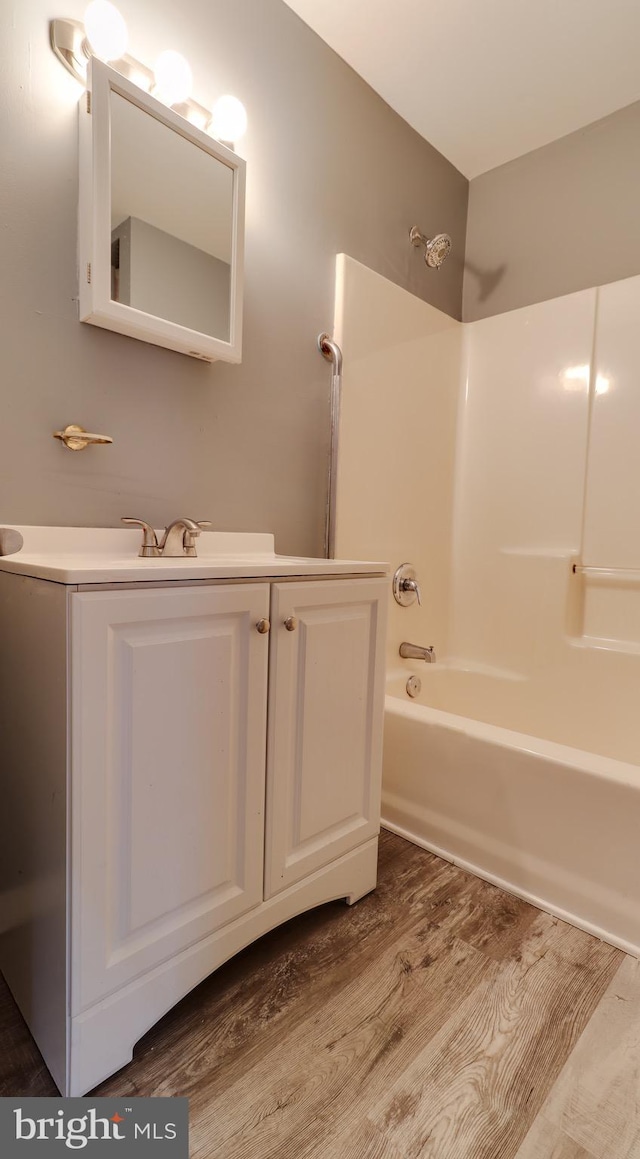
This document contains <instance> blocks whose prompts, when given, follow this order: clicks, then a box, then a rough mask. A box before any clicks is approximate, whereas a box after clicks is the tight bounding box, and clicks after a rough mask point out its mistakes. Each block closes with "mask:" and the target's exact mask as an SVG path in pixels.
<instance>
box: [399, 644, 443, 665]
mask: <svg viewBox="0 0 640 1159" xmlns="http://www.w3.org/2000/svg"><path fill="white" fill-rule="evenodd" d="M400 655H401V656H402V659H403V660H425V661H426V663H427V664H435V662H436V654H435V651H434V649H433V645H432V644H430V645H429V646H428V647H427V648H423V647H422V645H421V644H407V643H406V641H405V642H404V643H403V644H401V645H400Z"/></svg>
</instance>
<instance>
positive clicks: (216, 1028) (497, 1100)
mask: <svg viewBox="0 0 640 1159" xmlns="http://www.w3.org/2000/svg"><path fill="white" fill-rule="evenodd" d="M0 981H1V980H0ZM95 1093H96V1094H101V1095H118V1096H124V1095H127V1094H128V1095H152V1094H153V1095H170V1094H179V1095H187V1096H188V1097H189V1099H190V1101H191V1102H190V1109H191V1140H192V1143H191V1153H192V1156H193V1159H640V963H639V962H637V961H636V960H635V959H632V958H628V957H626V956H625V955H624V954H623V953H621V951H619V950H614V949H612V948H611V947H610V946H607V945H605V944H604V943H602V942H599V941H598V940H597V939H595V938H593V937H590V936H589V935H588V934H585V933H582V932H581V931H579V930H576V929H574V928H573V927H571V926H568V925H566V924H564V923H563V922H560V921H559V920H557V919H556V918H553V917H550V916H549V915H548V914H545V913H542V912H540V911H539V910H536V909H534V908H533V907H532V906H530V905H528V904H527V903H526V902H523V901H520V900H519V899H517V898H513V897H511V896H509V895H507V894H505V893H502V892H501V891H500V890H498V889H496V888H495V887H494V886H491V885H489V884H487V883H486V882H483V881H480V880H479V879H478V878H475V877H472V876H471V875H470V874H468V873H465V872H464V871H462V870H460V869H458V868H456V867H455V866H452V865H450V864H449V863H447V862H445V861H441V860H440V859H439V858H437V857H434V856H433V855H432V854H430V853H427V852H425V851H424V850H421V849H418V848H417V847H416V846H413V845H410V844H409V843H408V842H406V841H403V840H402V839H401V838H399V837H396V836H394V835H393V834H390V833H384V832H383V834H382V838H381V848H380V876H379V886H378V889H377V890H376V891H375V893H373V894H370V895H369V896H368V897H366V898H363V899H362V901H360V902H359V903H358V904H357V905H356V906H354V907H352V908H348V907H347V906H345V905H344V904H343V903H334V904H332V905H328V906H323V907H322V908H321V909H318V910H315V911H313V912H312V913H309V914H304V915H302V916H301V917H300V918H296V919H295V920H294V921H292V922H289V923H287V925H286V926H283V927H281V928H280V929H279V930H275V931H273V933H271V934H268V935H267V936H266V937H265V938H263V939H261V941H260V942H258V943H257V944H256V945H254V946H252V947H250V948H249V949H247V950H245V951H244V952H243V953H242V954H240V955H238V956H237V957H236V958H234V959H233V960H232V961H231V962H229V963H227V965H226V966H223V967H222V968H221V969H220V970H218V971H217V973H216V974H214V975H212V977H211V978H209V979H207V981H206V982H204V983H203V984H202V985H201V986H199V987H198V989H197V990H195V991H194V992H193V993H192V994H190V995H189V996H188V997H187V998H186V999H185V1000H184V1001H183V1002H181V1003H180V1005H179V1006H177V1007H176V1008H175V1009H174V1010H172V1011H171V1012H170V1013H169V1014H168V1015H167V1016H166V1017H165V1018H164V1019H163V1020H162V1021H161V1022H160V1023H158V1025H157V1026H155V1027H154V1028H153V1030H152V1031H150V1032H149V1034H147V1035H146V1036H145V1038H144V1039H142V1040H141V1042H140V1043H139V1044H138V1047H137V1048H136V1054H135V1058H134V1061H133V1063H131V1065H130V1066H129V1067H127V1068H125V1069H124V1070H123V1071H121V1072H120V1073H119V1074H118V1075H116V1076H114V1077H113V1078H111V1079H109V1081H108V1082H106V1083H104V1084H103V1085H102V1086H101V1087H100V1088H99V1090H97V1091H96V1092H95ZM55 1094H56V1090H55V1088H54V1086H53V1083H52V1081H51V1079H50V1077H49V1075H48V1073H47V1071H46V1069H45V1067H44V1065H43V1063H42V1059H41V1058H40V1055H39V1054H38V1051H37V1049H36V1047H35V1045H34V1043H33V1041H32V1039H31V1037H30V1035H29V1033H28V1031H27V1029H26V1027H25V1025H24V1023H23V1022H22V1019H21V1017H20V1015H19V1013H18V1011H17V1010H16V1007H15V1005H14V1004H13V1001H12V999H11V996H10V994H9V993H8V991H7V990H6V987H4V984H2V987H1V988H0V1096H2V1095H55Z"/></svg>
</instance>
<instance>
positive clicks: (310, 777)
mask: <svg viewBox="0 0 640 1159" xmlns="http://www.w3.org/2000/svg"><path fill="white" fill-rule="evenodd" d="M387 601H388V583H387V582H386V581H385V580H358V579H354V580H325V581H322V582H319V583H288V584H274V585H273V588H272V597H271V646H270V649H271V655H270V677H269V733H268V742H267V830H266V859H265V896H266V897H271V896H272V895H273V894H275V893H278V892H279V890H282V889H284V888H286V887H287V886H289V885H292V884H293V883H294V882H296V881H299V880H300V879H301V878H303V877H306V876H307V874H309V873H313V872H314V870H316V869H320V868H321V867H322V866H324V865H326V864H327V863H328V862H330V861H333V860H334V859H335V858H337V857H340V856H341V855H342V854H344V853H347V852H348V851H349V850H351V849H353V848H354V847H355V846H357V845H360V844H361V843H362V842H364V841H367V840H368V839H369V838H371V837H375V836H376V835H377V833H378V830H379V821H380V775H381V755H382V723H383V709H384V651H385V626H386V609H387Z"/></svg>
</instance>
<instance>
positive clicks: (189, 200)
mask: <svg viewBox="0 0 640 1159" xmlns="http://www.w3.org/2000/svg"><path fill="white" fill-rule="evenodd" d="M244 192H245V163H244V161H243V160H242V158H241V157H238V156H236V154H235V153H234V152H233V150H232V149H228V148H227V147H226V146H225V145H222V144H220V142H218V141H215V140H214V139H213V138H212V137H210V136H209V135H208V134H207V133H205V132H203V131H202V130H200V129H198V128H196V127H195V126H194V125H192V124H191V123H190V122H189V121H187V120H185V119H184V117H181V116H179V115H178V114H177V113H176V112H174V111H173V110H172V109H169V108H167V107H166V106H165V105H163V104H162V103H161V102H160V101H157V100H156V99H155V98H154V97H152V96H150V95H149V94H148V93H146V92H144V90H142V89H140V88H138V87H137V85H134V84H132V83H131V82H130V81H128V80H125V78H124V77H122V76H120V74H119V73H117V72H115V71H114V70H113V69H111V68H109V67H108V66H107V65H106V64H103V63H102V62H101V61H99V60H96V59H95V58H94V59H93V60H92V61H91V63H90V69H89V77H88V89H87V95H86V98H85V97H84V96H83V98H82V100H81V102H80V202H79V205H80V219H79V256H80V320H81V321H82V322H90V323H92V324H93V325H95V326H103V327H105V328H106V329H108V330H116V331H118V333H120V334H127V335H129V337H131V338H139V339H141V340H142V341H143V342H151V343H154V344H155V345H156V346H166V347H168V348H169V349H171V350H179V351H180V352H181V353H183V354H190V355H192V356H193V357H195V358H202V359H206V360H207V361H209V362H213V361H215V360H216V359H224V360H226V361H228V362H239V361H240V358H241V341H242V261H243V248H244V246H243V242H244Z"/></svg>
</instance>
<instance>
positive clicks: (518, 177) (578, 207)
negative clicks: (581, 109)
mask: <svg viewBox="0 0 640 1159" xmlns="http://www.w3.org/2000/svg"><path fill="white" fill-rule="evenodd" d="M639 142H640V102H636V103H635V104H632V105H628V106H627V108H624V109H620V110H619V111H618V112H616V113H612V114H611V116H608V117H604V118H603V119H602V120H599V121H595V122H594V123H593V124H591V125H587V126H586V128H584V129H579V130H578V131H577V132H575V133H570V134H569V135H568V136H566V137H561V138H560V139H559V140H557V141H552V142H551V144H549V145H545V146H544V147H543V148H541V149H535V150H534V151H533V152H531V153H526V154H525V155H524V156H522V157H518V158H516V160H514V161H510V162H508V164H506V165H500V166H499V167H498V168H497V169H492V170H490V171H489V172H488V173H483V174H482V175H481V176H480V177H475V178H474V179H473V181H472V182H471V184H470V188H469V222H468V228H467V249H466V268H465V279H464V310H463V317H464V319H465V321H469V322H471V321H473V320H474V319H477V318H485V317H488V316H489V315H491V314H500V313H502V312H503V311H505V310H513V309H516V308H518V307H520V306H525V305H528V304H529V303H532V302H541V301H543V300H545V299H548V298H556V297H557V296H558V295H560V294H569V293H572V292H573V291H575V290H584V289H587V288H589V287H590V286H601V285H604V283H606V282H614V281H617V280H618V279H620V278H628V277H631V276H632V275H634V274H637V273H638V271H639V270H640V230H639V229H638V198H639V193H640V144H639Z"/></svg>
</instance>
